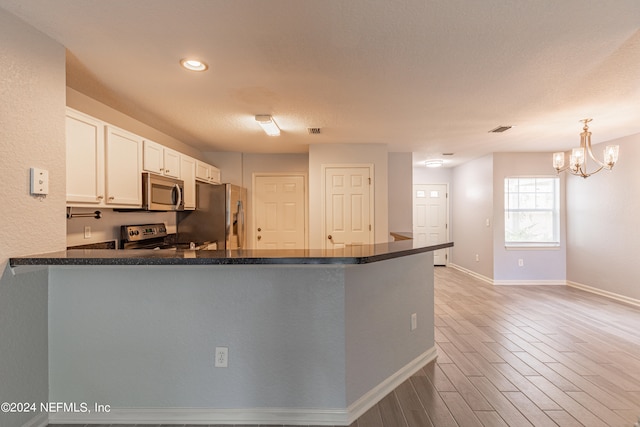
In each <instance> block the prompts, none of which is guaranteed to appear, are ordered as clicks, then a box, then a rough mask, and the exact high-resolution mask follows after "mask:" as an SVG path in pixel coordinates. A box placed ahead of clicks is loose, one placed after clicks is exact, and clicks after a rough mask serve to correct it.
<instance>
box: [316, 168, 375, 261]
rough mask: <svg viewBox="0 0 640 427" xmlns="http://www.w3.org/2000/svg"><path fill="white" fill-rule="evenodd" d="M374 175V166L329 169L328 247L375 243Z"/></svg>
mask: <svg viewBox="0 0 640 427" xmlns="http://www.w3.org/2000/svg"><path fill="white" fill-rule="evenodd" d="M372 175H373V173H372V166H364V167H326V168H325V174H324V189H325V205H324V208H325V209H324V214H325V221H324V222H325V233H326V238H325V248H327V249H340V248H344V247H345V246H346V245H366V244H370V243H373V240H374V239H373V206H372V203H373V183H372V179H371V178H372Z"/></svg>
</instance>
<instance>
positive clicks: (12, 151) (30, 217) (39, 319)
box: [0, 9, 66, 427]
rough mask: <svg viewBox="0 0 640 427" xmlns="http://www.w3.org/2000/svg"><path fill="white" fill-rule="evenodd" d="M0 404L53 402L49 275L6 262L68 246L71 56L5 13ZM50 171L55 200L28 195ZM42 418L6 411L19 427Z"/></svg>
mask: <svg viewBox="0 0 640 427" xmlns="http://www.w3.org/2000/svg"><path fill="white" fill-rule="evenodd" d="M0 40H2V42H1V43H0V95H1V99H2V102H0V182H1V183H2V186H1V189H0V198H1V200H2V203H0V219H2V221H0V227H1V228H0V236H1V237H0V269H1V270H2V277H1V278H0V361H1V363H0V384H1V385H0V402H38V404H39V402H47V401H48V397H49V392H48V338H47V333H48V332H47V331H48V330H47V281H48V276H47V271H46V270H44V269H43V270H39V271H34V272H25V271H24V270H22V271H20V270H18V271H16V275H15V276H14V275H13V274H12V272H11V271H9V269H8V267H7V261H8V258H10V257H13V256H19V255H28V254H33V253H37V252H52V251H57V250H61V249H64V248H65V221H66V220H65V180H66V177H65V129H64V113H65V62H64V61H65V50H64V47H63V46H61V45H59V44H58V43H56V42H54V41H53V40H51V39H49V38H48V37H46V36H45V35H43V34H42V33H40V32H38V31H36V30H35V29H33V28H32V27H30V26H28V25H26V24H25V23H24V22H23V21H21V20H19V19H18V18H16V17H15V16H13V15H11V14H9V13H7V12H5V11H4V10H2V9H0ZM31 167H38V168H43V169H47V170H48V171H49V177H50V185H49V195H48V196H47V197H46V198H39V197H33V196H31V195H30V194H29V169H30V168H31ZM34 417H35V418H36V421H38V420H39V421H43V420H46V414H44V418H43V416H42V414H33V413H21V414H11V413H9V414H6V413H0V425H2V426H3V427H19V426H22V425H24V424H25V423H27V422H29V421H30V420H34Z"/></svg>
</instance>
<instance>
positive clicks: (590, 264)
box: [566, 134, 640, 302]
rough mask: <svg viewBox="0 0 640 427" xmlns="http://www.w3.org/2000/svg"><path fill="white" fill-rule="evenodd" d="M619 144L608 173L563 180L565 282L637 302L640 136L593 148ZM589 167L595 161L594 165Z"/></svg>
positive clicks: (639, 290) (639, 291) (599, 150)
mask: <svg viewBox="0 0 640 427" xmlns="http://www.w3.org/2000/svg"><path fill="white" fill-rule="evenodd" d="M609 144H619V145H620V160H619V161H618V163H617V164H616V165H615V167H614V168H613V170H612V171H602V172H599V173H598V174H596V175H593V176H591V177H589V178H587V179H582V178H579V177H576V176H568V177H567V185H566V194H567V196H566V197H567V280H568V281H570V282H575V283H578V284H581V285H586V286H589V287H592V288H596V289H598V290H600V291H602V292H605V293H607V292H608V293H613V294H617V295H623V296H626V297H629V298H633V299H635V301H636V302H638V301H640V287H639V286H638V277H640V263H638V253H640V238H639V237H638V235H639V234H640V233H639V232H638V212H640V169H638V167H637V162H636V161H635V160H636V159H639V158H640V134H635V135H631V136H627V137H624V138H620V139H617V140H615V141H609V142H606V143H602V144H598V145H595V146H594V149H593V152H594V154H595V155H596V157H598V158H602V157H601V156H602V149H603V148H604V146H605V145H609ZM592 165H593V163H592Z"/></svg>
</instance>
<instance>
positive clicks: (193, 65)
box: [180, 58, 209, 71]
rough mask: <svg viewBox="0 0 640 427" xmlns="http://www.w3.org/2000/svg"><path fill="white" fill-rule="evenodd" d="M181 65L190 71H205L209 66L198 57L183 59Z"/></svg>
mask: <svg viewBox="0 0 640 427" xmlns="http://www.w3.org/2000/svg"><path fill="white" fill-rule="evenodd" d="M180 65H182V66H183V67H184V68H186V69H187V70H190V71H205V70H206V69H207V68H209V66H208V65H207V64H205V63H204V62H202V61H199V60H197V59H188V58H185V59H181V60H180Z"/></svg>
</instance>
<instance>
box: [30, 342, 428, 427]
mask: <svg viewBox="0 0 640 427" xmlns="http://www.w3.org/2000/svg"><path fill="white" fill-rule="evenodd" d="M436 356H437V353H436V348H435V347H432V348H430V349H429V350H427V351H426V352H424V353H423V354H421V355H420V356H418V357H417V358H415V359H414V360H412V361H411V362H409V363H408V364H407V365H405V366H403V367H402V368H401V369H400V370H398V371H397V372H396V373H394V374H393V375H391V376H390V377H389V378H387V379H385V380H384V381H383V382H381V383H380V384H378V385H377V386H375V387H374V388H373V389H371V390H370V391H369V392H367V393H366V394H364V395H363V396H362V397H361V398H359V399H358V400H357V401H355V402H354V403H352V404H351V405H349V406H348V407H347V408H330V409H317V408H299V409H298V408H295V409H293V408H241V409H224V408H222V409H217V408H113V409H111V410H110V411H109V412H101V413H55V414H50V415H49V422H50V423H56V424H195V425H198V424H252V425H258V424H286V425H305V426H307V425H332V426H335V425H343V426H346V425H350V424H351V423H353V421H355V420H356V419H358V418H359V417H360V416H362V414H364V413H365V412H366V411H368V410H369V409H370V408H371V407H372V406H374V405H375V404H376V403H378V402H379V401H380V400H382V398H383V397H385V396H386V395H387V394H389V393H390V392H391V391H393V390H394V389H395V388H396V387H398V386H399V385H400V384H402V383H403V382H404V381H406V380H407V379H408V378H409V377H411V376H412V375H413V374H415V373H416V372H417V371H418V370H419V369H420V368H422V367H423V366H425V365H426V364H427V363H429V362H431V361H433V360H435V358H436ZM45 425H46V423H45V424H44V425H42V426H37V427H44V426H45ZM24 427H36V425H33V426H31V425H30V426H26V425H25V426H24Z"/></svg>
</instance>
